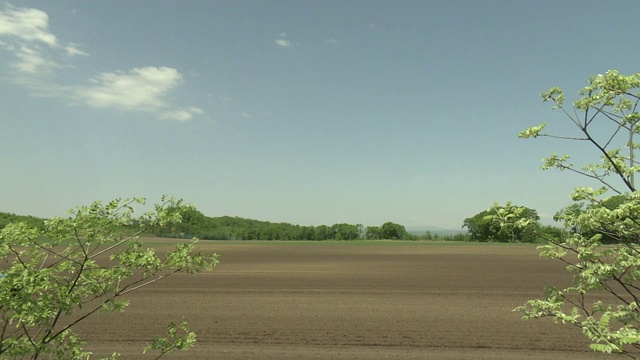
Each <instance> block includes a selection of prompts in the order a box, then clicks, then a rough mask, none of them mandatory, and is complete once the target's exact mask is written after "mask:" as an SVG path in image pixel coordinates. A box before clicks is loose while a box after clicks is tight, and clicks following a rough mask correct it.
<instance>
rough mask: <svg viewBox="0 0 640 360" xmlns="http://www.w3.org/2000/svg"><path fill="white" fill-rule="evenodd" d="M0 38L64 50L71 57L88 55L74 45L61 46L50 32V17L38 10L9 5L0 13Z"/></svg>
mask: <svg viewBox="0 0 640 360" xmlns="http://www.w3.org/2000/svg"><path fill="white" fill-rule="evenodd" d="M0 36H4V37H9V38H13V39H15V40H17V41H19V42H21V43H22V44H24V43H31V44H34V46H35V44H39V45H47V46H49V47H50V48H55V49H63V50H65V51H66V53H67V54H68V55H69V56H75V55H88V54H87V53H86V52H84V51H82V50H79V49H78V48H77V47H76V46H75V45H73V44H69V45H61V44H60V43H59V42H58V39H57V38H56V36H55V35H53V34H52V33H51V32H50V31H49V15H47V13H45V12H44V11H41V10H38V9H28V8H17V7H15V6H13V5H10V4H7V5H6V6H5V10H4V11H0Z"/></svg>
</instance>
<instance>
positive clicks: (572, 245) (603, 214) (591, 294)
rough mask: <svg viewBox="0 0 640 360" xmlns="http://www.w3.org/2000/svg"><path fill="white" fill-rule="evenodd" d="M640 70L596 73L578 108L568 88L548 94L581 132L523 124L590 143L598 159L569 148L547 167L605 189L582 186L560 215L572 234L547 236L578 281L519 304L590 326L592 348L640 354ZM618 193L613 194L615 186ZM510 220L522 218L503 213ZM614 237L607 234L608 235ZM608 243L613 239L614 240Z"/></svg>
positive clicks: (554, 255)
mask: <svg viewBox="0 0 640 360" xmlns="http://www.w3.org/2000/svg"><path fill="white" fill-rule="evenodd" d="M638 89H640V74H634V75H631V76H623V75H620V74H618V72H616V71H609V72H607V73H606V74H604V75H597V76H593V77H590V78H589V80H588V85H587V86H586V87H585V88H583V89H582V90H580V92H579V94H580V95H581V97H580V98H579V99H578V100H577V101H575V102H574V103H573V109H568V108H567V107H566V105H565V96H564V93H563V92H562V90H561V89H559V88H557V87H554V88H552V89H551V90H550V91H548V92H545V93H542V94H541V96H542V99H543V101H549V102H552V103H554V107H553V108H554V109H559V110H561V111H562V112H563V113H564V114H565V115H566V116H567V117H568V119H569V120H570V121H571V122H572V123H573V125H575V128H576V129H577V132H578V135H576V136H567V135H552V134H548V133H544V132H543V131H544V129H545V124H542V125H540V126H536V127H532V128H530V129H528V130H525V131H523V132H522V133H521V134H520V137H523V138H535V137H542V136H546V137H553V138H558V139H563V140H569V141H578V142H585V143H587V144H590V145H591V146H592V147H593V148H594V149H595V150H596V151H597V152H598V154H599V156H600V161H599V162H598V163H591V164H586V165H583V166H580V167H579V166H576V165H574V164H573V163H571V162H570V161H569V160H570V156H569V155H563V156H558V155H556V154H553V155H551V156H550V157H549V158H547V159H545V161H544V166H543V169H550V168H555V169H559V170H568V171H572V172H575V173H578V174H581V175H583V176H586V177H588V178H590V179H591V180H592V181H595V182H596V183H597V184H599V186H600V187H599V188H596V189H593V188H590V187H577V188H575V190H574V192H573V194H572V199H573V200H574V204H572V205H570V206H568V207H567V208H565V209H564V210H563V211H561V212H559V213H558V214H557V215H556V217H555V218H556V219H557V220H558V221H561V222H562V223H563V224H564V230H565V232H566V233H567V236H566V237H564V238H563V239H557V238H553V237H547V240H548V244H546V245H543V246H540V247H539V250H540V254H541V256H543V257H547V258H550V259H558V260H560V261H563V262H565V263H566V264H567V271H568V272H570V273H571V274H573V283H572V284H571V285H570V286H569V287H566V288H556V287H548V288H547V289H546V291H545V295H544V298H542V299H536V300H530V301H528V302H527V303H526V304H525V305H524V306H520V307H518V308H516V309H515V311H518V312H521V313H522V315H523V318H524V319H535V318H541V317H552V318H553V319H555V321H556V322H559V323H563V324H571V325H574V326H577V327H579V328H581V329H582V332H583V333H584V334H585V335H586V336H587V337H588V338H589V339H590V340H591V348H592V349H593V350H595V351H599V352H604V353H616V354H624V355H627V356H629V357H631V358H639V357H640V329H639V325H640V282H639V280H640V193H638V191H637V189H636V187H635V182H634V180H635V174H636V173H637V172H638V171H639V170H640V167H639V164H638V161H637V155H638V154H637V152H638V149H640V144H638V143H637V142H636V140H635V137H636V136H637V134H638V133H639V132H640V123H639V121H640V113H638V111H637V106H638V103H639V102H640V92H638ZM608 192H609V193H610V192H613V193H614V195H613V196H607V195H608V194H607V193H608ZM501 220H502V223H501V224H503V225H507V226H516V227H517V226H520V225H521V223H520V222H519V221H512V219H507V218H503V219H501ZM605 239H606V240H605ZM605 241H606V242H609V243H611V244H609V245H607V244H605Z"/></svg>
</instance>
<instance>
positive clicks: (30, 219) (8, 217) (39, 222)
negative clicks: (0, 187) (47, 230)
mask: <svg viewBox="0 0 640 360" xmlns="http://www.w3.org/2000/svg"><path fill="white" fill-rule="evenodd" d="M16 222H24V223H27V224H28V225H29V226H32V227H37V228H40V229H42V228H43V227H44V219H40V218H37V217H35V216H28V215H16V214H12V213H6V212H0V230H2V229H3V228H4V227H5V226H7V225H9V224H11V223H16Z"/></svg>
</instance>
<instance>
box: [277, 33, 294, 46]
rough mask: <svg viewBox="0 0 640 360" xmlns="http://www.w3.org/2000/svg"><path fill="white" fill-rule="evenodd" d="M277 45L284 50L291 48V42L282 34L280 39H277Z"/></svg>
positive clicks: (279, 36)
mask: <svg viewBox="0 0 640 360" xmlns="http://www.w3.org/2000/svg"><path fill="white" fill-rule="evenodd" d="M275 43H276V45H278V46H280V47H284V48H288V47H291V41H289V40H287V34H285V33H280V34H279V35H278V37H277V38H276V39H275Z"/></svg>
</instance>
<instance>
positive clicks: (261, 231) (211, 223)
mask: <svg viewBox="0 0 640 360" xmlns="http://www.w3.org/2000/svg"><path fill="white" fill-rule="evenodd" d="M182 218H183V221H182V222H181V223H179V224H167V225H164V226H160V227H157V228H155V230H154V232H153V234H154V235H156V236H163V237H174V238H191V237H198V238H200V239H205V240H240V239H241V240H360V239H383V238H387V239H405V238H406V237H407V236H408V234H407V233H406V230H403V229H404V226H403V225H399V224H394V223H391V222H388V223H386V225H385V224H383V225H382V226H386V229H387V230H388V231H389V232H388V234H386V235H385V236H389V237H385V236H383V235H382V233H381V230H382V226H381V227H375V226H370V227H367V228H365V227H364V226H362V225H361V224H355V225H354V224H347V223H337V224H333V225H330V226H327V225H319V226H300V225H293V224H289V223H272V222H268V221H260V220H252V219H244V218H241V217H231V216H221V217H208V216H205V215H204V214H202V213H201V212H200V211H198V210H197V209H194V208H192V209H187V210H185V211H184V212H183V215H182Z"/></svg>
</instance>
